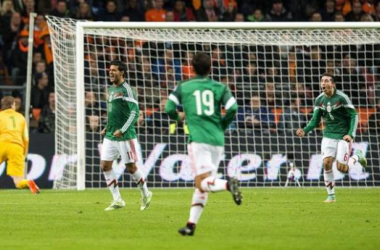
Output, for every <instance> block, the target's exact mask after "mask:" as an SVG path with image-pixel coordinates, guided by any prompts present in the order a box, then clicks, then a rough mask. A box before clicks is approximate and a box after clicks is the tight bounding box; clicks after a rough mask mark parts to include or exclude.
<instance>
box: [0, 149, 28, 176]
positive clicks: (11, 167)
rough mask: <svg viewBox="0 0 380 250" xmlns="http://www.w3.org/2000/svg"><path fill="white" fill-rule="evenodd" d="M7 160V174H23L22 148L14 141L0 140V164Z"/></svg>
mask: <svg viewBox="0 0 380 250" xmlns="http://www.w3.org/2000/svg"><path fill="white" fill-rule="evenodd" d="M4 161H7V175H10V176H24V149H23V148H22V147H21V146H20V145H18V144H14V143H9V142H1V147H0V164H1V163H3V162H4Z"/></svg>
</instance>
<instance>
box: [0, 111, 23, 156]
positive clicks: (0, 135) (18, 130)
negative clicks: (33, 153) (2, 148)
mask: <svg viewBox="0 0 380 250" xmlns="http://www.w3.org/2000/svg"><path fill="white" fill-rule="evenodd" d="M3 142H8V143H14V144H18V145H20V146H21V147H23V148H24V152H26V149H27V147H28V144H29V134H28V128H27V126H26V122H25V118H24V116H22V115H21V114H20V113H18V112H16V111H15V110H13V109H6V110H4V111H1V112H0V144H2V143H3Z"/></svg>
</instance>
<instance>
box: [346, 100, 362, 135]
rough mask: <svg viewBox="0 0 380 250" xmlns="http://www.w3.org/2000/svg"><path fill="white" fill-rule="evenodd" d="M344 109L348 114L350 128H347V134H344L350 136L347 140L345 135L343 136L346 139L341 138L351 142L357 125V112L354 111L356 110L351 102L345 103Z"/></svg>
mask: <svg viewBox="0 0 380 250" xmlns="http://www.w3.org/2000/svg"><path fill="white" fill-rule="evenodd" d="M346 111H347V113H348V115H349V116H350V129H349V130H348V134H347V135H346V136H349V137H351V140H350V141H349V140H348V138H347V137H346V136H345V137H346V139H345V138H343V140H345V141H347V142H351V141H352V140H354V139H355V135H356V129H357V127H358V120H359V119H358V113H356V110H355V108H354V106H353V105H352V104H351V105H347V107H346Z"/></svg>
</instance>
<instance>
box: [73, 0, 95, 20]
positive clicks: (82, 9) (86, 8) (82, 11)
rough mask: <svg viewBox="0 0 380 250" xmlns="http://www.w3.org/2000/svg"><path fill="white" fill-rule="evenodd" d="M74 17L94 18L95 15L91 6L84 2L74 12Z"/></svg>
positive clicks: (80, 18) (79, 18) (81, 18)
mask: <svg viewBox="0 0 380 250" xmlns="http://www.w3.org/2000/svg"><path fill="white" fill-rule="evenodd" d="M72 17H73V18H75V19H78V20H90V21H92V20H94V19H95V18H94V15H93V14H92V11H91V6H90V5H89V4H88V3H86V2H82V3H81V4H80V5H79V7H78V9H77V10H76V11H75V12H73V16H72Z"/></svg>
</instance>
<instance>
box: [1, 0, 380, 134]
mask: <svg viewBox="0 0 380 250" xmlns="http://www.w3.org/2000/svg"><path fill="white" fill-rule="evenodd" d="M0 6H1V10H0V97H1V96H3V95H9V94H11V95H13V96H14V97H16V100H17V102H18V103H19V105H18V107H19V111H20V112H23V104H22V101H23V99H24V98H25V92H24V89H25V87H24V86H25V81H26V71H27V54H28V35H29V33H28V25H29V14H30V13H31V12H35V13H37V17H36V18H35V25H34V31H33V32H34V33H33V35H34V44H33V48H34V49H33V66H32V74H33V77H32V79H33V83H32V84H33V87H32V96H31V105H32V108H33V112H32V114H33V119H32V122H31V128H32V129H33V131H38V132H41V133H53V132H54V129H55V112H56V110H55V93H54V89H55V87H54V86H55V83H54V66H53V65H54V58H53V53H52V49H51V41H50V34H49V30H48V28H47V24H46V19H45V15H52V16H57V17H62V18H74V19H79V20H90V21H115V22H117V21H121V22H128V21H131V22H133V21H146V22H191V21H199V22H215V21H218V22H288V21H310V22H325V21H328V22H342V21H346V22H361V21H365V22H374V21H375V22H377V21H379V17H380V1H376V0H308V1H304V0H268V1H262V0H187V1H184V0H108V1H101V0H0ZM86 42H87V43H88V44H93V45H96V44H101V43H100V42H98V41H97V38H96V37H92V38H87V40H86ZM113 43H117V44H118V46H119V47H117V46H115V45H114V44H113ZM137 43H138V41H124V43H123V42H121V43H120V41H116V42H115V41H110V47H109V48H106V49H114V50H115V52H117V53H111V54H113V55H119V56H118V58H111V57H107V58H100V57H102V55H104V54H107V55H108V54H109V53H108V52H109V51H107V53H106V52H104V51H102V50H104V49H105V48H104V47H103V46H98V47H97V46H94V47H95V49H93V50H90V49H89V51H87V52H86V53H87V55H86V62H85V75H86V79H85V84H86V97H85V100H86V107H87V109H86V110H87V111H86V121H87V127H88V131H92V132H97V131H99V129H100V128H101V126H102V123H103V122H102V121H104V117H105V116H106V112H105V111H106V108H105V103H104V100H105V97H104V95H103V94H102V93H99V91H98V90H97V89H95V88H92V87H91V86H99V85H106V82H107V77H106V76H107V72H106V69H107V66H108V65H107V63H108V62H109V61H110V60H112V59H120V60H123V61H125V62H126V63H127V65H128V76H127V79H129V81H130V84H131V85H132V86H133V87H135V89H136V91H137V93H138V98H139V103H140V108H141V112H140V113H141V115H140V118H139V121H138V126H139V127H140V128H141V129H143V130H144V131H147V132H157V131H155V130H157V129H158V132H162V133H174V132H173V131H176V133H177V132H178V130H175V129H174V130H173V126H172V124H171V123H170V121H169V119H168V117H167V116H166V114H165V113H164V112H163V107H164V103H165V102H166V100H167V99H166V97H167V95H168V93H170V91H171V90H172V89H173V88H174V87H175V86H176V84H177V83H178V81H180V80H183V79H187V78H189V77H191V76H193V72H192V68H191V63H190V62H191V58H192V56H193V54H194V52H195V51H206V52H209V53H210V56H211V57H212V62H213V72H212V75H211V76H212V78H214V79H215V80H218V81H221V82H224V83H225V84H227V85H229V87H230V89H231V90H232V92H233V93H234V94H235V96H236V97H237V99H238V100H239V105H240V109H239V114H238V115H237V119H236V121H235V123H233V124H232V126H231V128H230V129H240V128H244V129H247V128H260V129H261V130H265V131H268V132H269V133H270V132H273V131H277V132H284V131H286V130H289V131H292V130H294V129H295V127H300V126H303V125H304V124H305V123H306V121H307V120H308V119H309V118H310V117H309V116H310V114H311V112H312V103H313V101H314V98H315V97H316V96H317V95H318V93H319V92H320V91H319V78H320V75H321V74H322V73H324V72H330V73H332V74H334V75H335V76H336V79H337V82H338V86H337V87H338V88H339V89H341V90H343V91H344V92H346V93H347V94H348V95H349V96H350V97H351V99H352V100H353V102H354V105H355V106H356V107H358V108H361V107H362V108H365V110H366V114H365V115H363V116H362V119H363V120H364V122H363V124H362V126H361V127H360V131H361V132H368V131H369V132H371V130H376V129H380V126H379V125H380V124H377V125H376V122H377V123H378V122H379V119H378V118H379V112H380V102H379V103H376V102H377V101H378V100H377V99H376V98H375V97H376V90H377V89H379V86H378V80H379V70H380V69H379V67H380V61H379V58H380V44H369V45H352V46H339V45H336V46H293V47H286V48H282V47H278V46H255V47H248V46H245V47H242V46H240V47H238V46H232V45H223V46H201V47H199V46H198V47H197V46H194V47H192V48H189V46H188V45H187V44H177V45H173V44H171V45H169V46H168V45H167V44H155V45H152V44H149V43H145V44H144V43H143V44H137ZM152 46H153V47H154V46H156V48H155V50H153V49H152ZM184 47H186V48H184ZM369 109H370V111H368V110H369ZM371 124H372V125H373V124H375V125H376V126H374V127H371ZM181 129H183V128H181ZM181 131H182V130H181ZM183 131H185V132H186V129H185V128H184V129H183ZM377 132H378V131H377Z"/></svg>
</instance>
